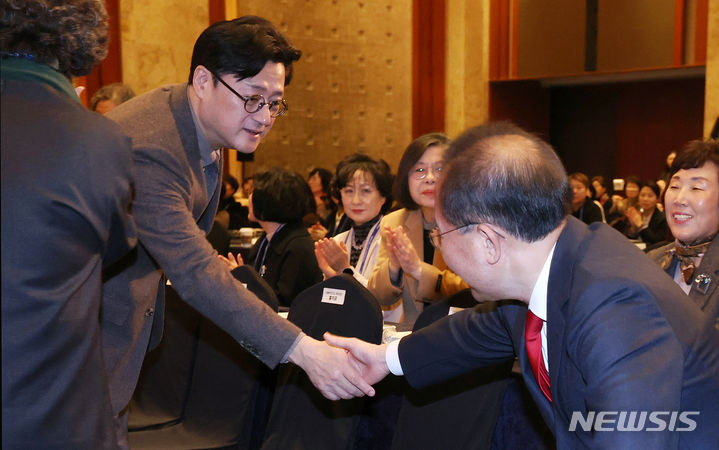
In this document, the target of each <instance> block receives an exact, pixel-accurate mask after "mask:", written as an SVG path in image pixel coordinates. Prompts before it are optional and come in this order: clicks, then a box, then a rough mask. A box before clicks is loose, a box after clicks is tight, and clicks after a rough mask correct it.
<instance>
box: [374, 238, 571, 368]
mask: <svg viewBox="0 0 719 450" xmlns="http://www.w3.org/2000/svg"><path fill="white" fill-rule="evenodd" d="M556 246H557V244H556V243H555V244H554V245H553V246H552V250H550V252H549V254H548V255H547V259H546V260H545V261H544V266H542V271H541V272H539V277H537V281H536V282H535V283H534V288H533V289H532V295H531V296H530V297H529V310H530V311H532V313H534V315H535V316H537V317H539V318H540V319H542V320H543V321H544V325H542V357H543V359H544V365H545V367H546V368H547V373H549V358H548V356H547V288H548V286H549V268H550V267H551V265H552V257H553V256H554V248H555V247H556ZM400 341H401V339H399V340H396V341H393V342H390V343H389V344H388V345H387V351H386V352H385V361H386V362H387V367H388V368H389V370H390V372H392V374H394V375H397V376H400V375H404V372H403V371H402V363H401V362H400V360H399V342H400Z"/></svg>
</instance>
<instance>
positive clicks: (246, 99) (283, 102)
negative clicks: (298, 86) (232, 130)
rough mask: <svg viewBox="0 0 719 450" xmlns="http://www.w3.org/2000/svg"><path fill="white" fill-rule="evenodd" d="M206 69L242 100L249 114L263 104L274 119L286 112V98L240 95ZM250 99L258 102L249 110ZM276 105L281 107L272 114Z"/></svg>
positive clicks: (287, 107)
mask: <svg viewBox="0 0 719 450" xmlns="http://www.w3.org/2000/svg"><path fill="white" fill-rule="evenodd" d="M207 70H208V71H209V72H210V73H211V74H212V76H214V77H215V78H216V79H217V80H218V81H219V82H220V83H222V84H223V85H224V86H225V87H226V88H227V89H229V90H230V92H232V93H233V94H235V95H236V96H237V97H238V98H239V99H240V100H242V101H243V102H244V107H245V111H247V112H248V113H249V114H254V113H256V112H258V111H259V110H261V109H262V108H264V106H265V105H267V107H268V109H269V110H270V116H271V117H272V118H275V119H276V118H278V117H281V116H283V115H284V114H285V113H286V112H287V110H288V109H289V105H287V100H285V99H284V98H283V99H280V100H274V101H271V102H268V101H267V99H265V96H264V95H262V94H255V95H251V96H249V97H245V96H243V95H241V94H240V93H239V92H237V91H236V90H234V89H233V88H232V86H230V85H229V84H227V82H225V80H223V79H222V78H220V76H219V75H217V74H216V73H215V71H214V70H210V69H207ZM250 100H259V101H258V103H257V109H255V110H254V111H252V110H250V108H248V107H247V103H248V102H249V101H250ZM276 105H279V106H281V107H282V109H281V110H280V111H279V112H278V113H276V114H273V113H272V108H273V107H274V106H276Z"/></svg>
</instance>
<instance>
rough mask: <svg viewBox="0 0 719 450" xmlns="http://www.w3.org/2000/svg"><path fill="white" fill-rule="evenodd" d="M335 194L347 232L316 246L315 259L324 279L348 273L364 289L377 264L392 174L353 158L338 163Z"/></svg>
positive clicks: (372, 162) (381, 165)
mask: <svg viewBox="0 0 719 450" xmlns="http://www.w3.org/2000/svg"><path fill="white" fill-rule="evenodd" d="M333 189H334V191H336V192H339V195H338V197H339V198H340V201H341V205H342V207H343V209H344V212H345V214H346V215H347V217H349V219H350V229H349V230H348V231H345V232H343V233H340V234H338V235H337V236H334V237H333V238H331V239H328V238H325V239H321V240H319V241H317V242H316V243H315V255H316V256H317V261H318V262H319V265H320V269H322V272H323V273H324V274H325V277H327V278H330V277H333V276H335V275H337V274H338V273H342V272H346V273H351V274H352V275H353V276H354V277H355V278H356V279H357V280H358V281H359V282H360V283H362V284H363V285H365V286H367V281H368V278H369V276H370V275H371V274H372V270H373V269H374V266H375V264H376V262H377V254H378V252H379V246H380V241H381V237H380V234H379V231H380V221H381V220H382V217H383V215H384V214H385V213H386V212H387V211H388V210H389V208H390V207H391V206H392V174H391V172H390V168H389V165H387V163H386V162H385V161H384V160H379V161H378V160H376V159H373V158H371V157H369V156H367V155H362V154H359V153H357V154H354V155H351V156H348V157H347V158H345V159H343V160H342V161H340V163H339V164H338V165H337V170H336V172H335V177H334V186H333Z"/></svg>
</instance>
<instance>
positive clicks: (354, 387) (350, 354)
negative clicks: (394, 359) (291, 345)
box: [289, 333, 390, 400]
mask: <svg viewBox="0 0 719 450" xmlns="http://www.w3.org/2000/svg"><path fill="white" fill-rule="evenodd" d="M324 339H325V342H324V343H323V342H320V341H317V340H315V339H312V338H311V337H309V336H304V337H303V338H302V339H301V340H300V342H299V343H298V344H297V347H295V349H294V350H293V351H292V352H291V353H290V356H289V360H290V362H292V363H294V364H297V365H298V366H300V367H301V368H302V369H303V370H304V371H305V372H306V373H307V375H308V376H309V378H310V381H311V382H312V384H313V385H314V386H315V387H316V388H317V389H318V390H319V391H320V392H321V393H322V395H324V396H325V397H327V398H328V399H330V400H339V399H350V398H353V397H362V396H364V395H369V396H370V397H372V396H374V394H375V391H374V389H373V388H372V385H373V384H375V383H377V382H378V381H380V380H381V379H383V378H384V377H385V376H387V375H388V374H389V373H390V370H389V368H388V367H387V362H386V358H385V353H386V351H387V345H386V344H383V345H375V344H370V343H368V342H364V341H361V340H359V339H356V338H344V337H339V336H335V335H333V334H331V333H325V334H324Z"/></svg>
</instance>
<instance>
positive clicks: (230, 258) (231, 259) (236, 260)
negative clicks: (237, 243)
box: [217, 252, 245, 270]
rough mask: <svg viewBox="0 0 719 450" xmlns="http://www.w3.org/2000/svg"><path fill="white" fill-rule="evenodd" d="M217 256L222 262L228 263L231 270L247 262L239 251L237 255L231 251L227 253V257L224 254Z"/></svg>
mask: <svg viewBox="0 0 719 450" xmlns="http://www.w3.org/2000/svg"><path fill="white" fill-rule="evenodd" d="M217 257H218V258H220V260H221V261H222V262H224V263H225V264H227V267H229V268H230V270H232V269H234V268H235V267H238V266H241V265H243V264H245V262H244V261H243V260H242V255H240V254H239V253H238V254H237V256H235V255H233V254H232V252H229V253H227V257H225V256H222V255H217Z"/></svg>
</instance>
